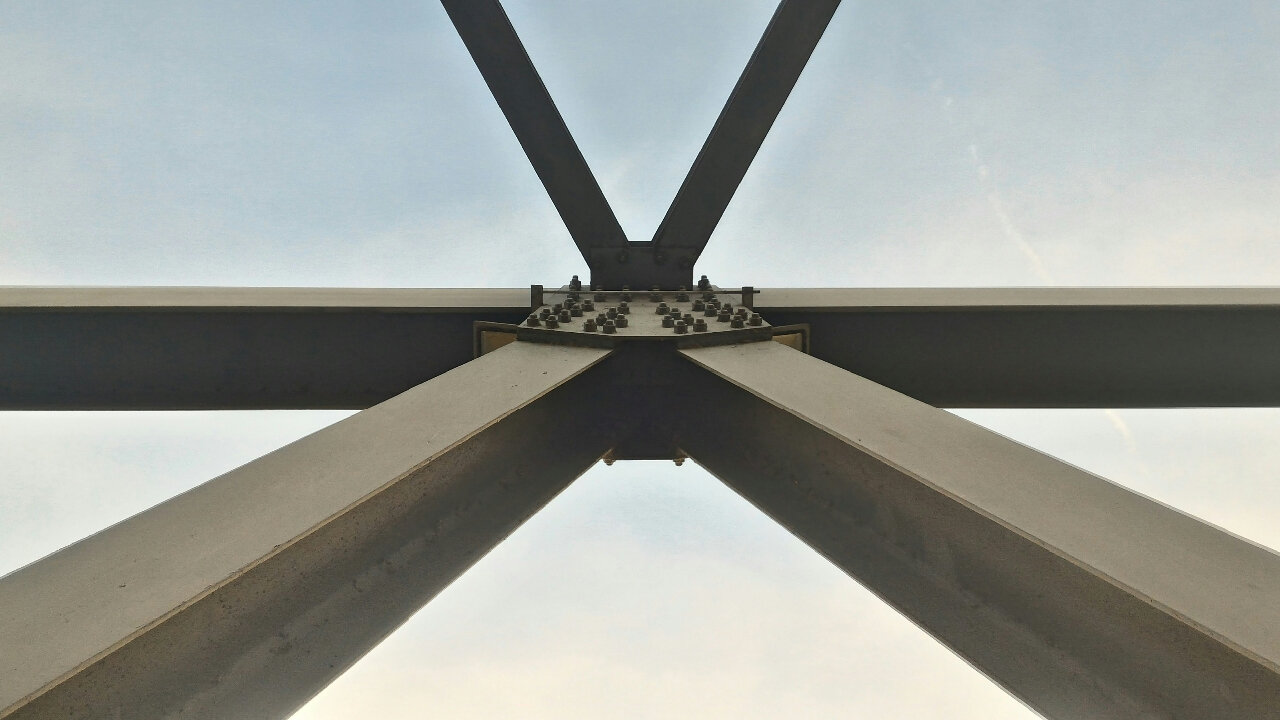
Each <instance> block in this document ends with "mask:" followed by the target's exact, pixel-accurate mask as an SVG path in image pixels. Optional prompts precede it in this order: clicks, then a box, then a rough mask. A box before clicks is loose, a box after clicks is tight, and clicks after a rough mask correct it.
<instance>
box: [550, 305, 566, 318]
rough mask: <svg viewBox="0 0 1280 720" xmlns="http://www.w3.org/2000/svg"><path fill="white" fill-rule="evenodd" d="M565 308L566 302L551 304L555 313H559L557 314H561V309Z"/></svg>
mask: <svg viewBox="0 0 1280 720" xmlns="http://www.w3.org/2000/svg"><path fill="white" fill-rule="evenodd" d="M563 309H564V304H563V303H556V304H555V305H552V306H551V311H552V312H554V313H555V314H557V315H559V314H560V311H561V310H563Z"/></svg>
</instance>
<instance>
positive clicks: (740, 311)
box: [733, 305, 747, 317]
mask: <svg viewBox="0 0 1280 720" xmlns="http://www.w3.org/2000/svg"><path fill="white" fill-rule="evenodd" d="M733 314H734V315H741V316H742V317H746V316H747V309H746V308H745V307H743V306H741V305H739V306H738V309H737V310H734V311H733Z"/></svg>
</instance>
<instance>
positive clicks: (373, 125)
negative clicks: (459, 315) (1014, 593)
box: [0, 0, 1280, 720]
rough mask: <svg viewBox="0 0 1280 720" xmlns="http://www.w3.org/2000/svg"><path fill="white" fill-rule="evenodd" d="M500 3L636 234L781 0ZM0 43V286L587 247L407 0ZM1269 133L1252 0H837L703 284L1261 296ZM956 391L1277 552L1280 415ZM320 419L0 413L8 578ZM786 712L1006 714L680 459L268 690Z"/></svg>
mask: <svg viewBox="0 0 1280 720" xmlns="http://www.w3.org/2000/svg"><path fill="white" fill-rule="evenodd" d="M505 5H506V7H507V10H508V12H509V14H510V16H511V18H512V21H513V23H514V25H515V26H516V29H517V30H518V31H519V33H520V34H521V36H522V38H523V39H524V41H525V44H526V46H527V47H528V49H529V52H530V55H531V56H532V58H533V60H534V62H535V64H536V65H537V66H538V68H539V70H540V71H541V73H542V75H543V78H544V80H545V82H546V84H547V86H548V88H549V90H550V91H551V94H552V95H553V97H554V98H555V99H556V101H557V103H558V105H559V107H560V109H561V111H562V113H563V114H564V116H565V119H566V121H567V123H568V125H569V127H570V129H571V130H572V131H573V133H574V135H575V137H576V138H577V140H578V142H579V145H580V146H581V147H582V150H583V153H584V155H585V156H586V158H587V160H588V162H589V163H590V164H591V166H592V167H593V168H594V170H595V172H596V174H597V176H598V177H599V179H600V182H601V185H602V186H603V188H604V190H605V193H606V195H607V196H608V197H609V198H610V201H611V202H612V204H613V206H614V208H615V211H616V212H617V213H618V215H619V218H620V219H621V221H622V223H623V226H624V228H625V229H626V230H627V232H628V233H629V234H630V236H631V237H632V239H647V238H648V236H649V235H650V234H651V232H652V230H653V228H654V226H655V225H656V223H657V221H658V220H659V219H660V218H661V216H662V214H663V212H664V211H665V209H666V205H667V203H668V202H669V200H670V197H671V195H672V194H673V193H674V191H675V189H676V187H678V185H679V183H680V181H681V179H682V178H683V176H684V173H685V172H686V171H687V169H688V166H689V163H690V162H691V161H692V159H693V156H694V155H695V154H696V152H697V149H698V147H699V145H700V144H701V142H702V140H703V138H704V137H705V135H706V132H707V130H708V129H709V128H710V126H711V123H712V122H713V121H714V119H715V117H716V114H717V113H718V112H719V109H720V106H721V105H722V103H723V101H724V99H725V97H726V96H727V95H728V92H729V90H730V88H731V87H732V85H733V82H734V81H735V80H736V78H737V75H738V73H739V72H740V71H741V68H742V66H743V64H744V63H745V62H746V59H747V58H748V56H749V55H750V53H751V50H752V48H753V47H754V44H755V42H756V40H757V39H758V38H759V35H760V33H761V31H762V30H763V28H764V26H765V24H766V23H767V21H768V18H769V16H770V14H771V13H772V11H773V7H774V5H775V3H774V2H772V1H771V0H750V1H746V0H744V1H742V2H725V1H724V0H721V1H720V2H707V1H705V0H703V1H696V0H682V1H680V2H676V1H674V0H672V1H661V0H658V1H654V2H645V3H623V2H606V1H602V0H594V1H592V0H541V1H534V0H523V1H520V2H517V1H516V0H509V1H508V2H506V3H505ZM0 68H3V71H0V283H3V284H146V285H162V284H201V285H219V284H222V285H345V286H358V285H371V286H423V287H448V286H474V285H483V286H527V285H529V284H530V283H542V284H548V285H550V284H558V283H560V282H563V281H564V280H565V279H567V278H568V276H569V275H571V274H573V273H582V272H583V271H584V270H585V267H584V266H583V265H582V262H581V259H580V258H579V257H578V255H577V253H576V250H575V248H574V247H573V245H572V243H571V242H570V241H569V239H568V236H567V233H566V232H565V231H564V228H563V227H562V225H561V224H560V221H559V218H558V216H557V215H556V213H555V211H554V208H552V206H551V204H550V202H549V201H548V200H547V199H546V196H545V193H544V192H543V191H542V188H541V186H540V185H539V184H538V181H537V178H536V176H535V175H534V174H533V172H532V170H531V169H530V168H529V167H528V164H527V163H526V161H525V160H524V157H523V155H522V153H521V151H520V148H519V146H518V145H517V144H516V142H515V140H514V138H513V137H512V136H511V133H510V130H509V129H508V128H507V126H506V124H505V121H504V120H503V118H502V115H501V113H500V112H499V111H498V110H497V107H496V106H495V105H494V103H493V100H492V99H491V98H490V97H489V95H488V91H487V88H486V87H485V85H484V83H483V81H482V80H481V79H480V77H479V74H478V72H477V71H476V70H475V68H474V67H473V65H472V64H471V60H470V58H469V57H468V55H467V53H466V51H465V49H464V48H463V46H462V44H461V42H460V41H459V40H458V39H457V37H456V35H455V34H454V32H453V29H452V27H451V26H450V25H449V23H448V20H447V18H446V17H445V15H444V13H443V11H442V10H441V8H440V7H439V6H438V5H437V4H434V3H433V2H430V1H426V0H424V1H423V2H384V3H377V4H369V3H357V2H311V3H302V2H279V3H272V4H270V6H269V8H268V7H263V6H262V4H260V3H233V2H223V3H210V2H195V1H194V0H189V1H185V2H163V3H162V2H143V1H140V0H139V1H135V2H130V3H127V4H125V5H124V6H102V5H101V4H98V3H88V2H66V1H58V0H44V1H40V2H36V1H28V0H10V1H9V2H6V3H4V4H3V5H0ZM1277 127H1280V5H1277V4H1276V3H1273V2H1213V3H1210V2H1177V3H1169V2H1154V1H1153V2H1136V1H1131V0H1126V1H1122V2H1107V3H1104V2H1084V3H1047V2H979V1H977V0H974V1H970V2H956V3H948V4H946V5H945V6H939V4H937V3H925V2H895V3H889V2H874V3H873V2H863V3H854V2H846V3H845V4H844V6H843V7H842V8H841V9H840V11H839V12H838V13H837V14H836V17H835V19H834V21H833V22H832V25H831V27H830V28H829V30H828V32H827V35H826V37H825V38H824V39H823V42H822V43H821V44H820V45H819V47H818V49H817V51H816V53H815V55H814V58H813V61H812V63H811V65H810V67H809V68H808V70H807V71H806V73H805V75H804V76H803V77H802V78H801V80H800V82H799V84H798V85H797V87H796V90H795V92H794V94H793V96H792V98H791V101H790V102H789V103H788V105H787V107H786V108H785V109H784V111H783V113H782V116H781V117H780V118H779V120H778V123H777V125H776V126H775V128H774V132H773V133H772V134H771V135H770V137H769V139H768V140H767V141H766V143H765V145H764V147H763V148H762V150H761V152H760V155H759V156H758V158H757V160H756V163H755V165H754V167H753V169H752V171H751V173H750V174H749V175H748V176H747V178H746V180H745V181H744V183H743V185H742V187H741V189H740V191H739V193H738V195H737V197H736V199H735V201H734V203H733V204H732V205H731V206H730V208H729V210H728V212H727V213H726V216H725V218H724V221H723V222H722V224H721V226H720V229H719V230H718V231H717V233H716V236H715V237H714V238H713V241H712V243H711V245H710V247H709V249H708V251H707V254H706V255H704V258H703V261H702V262H701V263H700V266H699V271H700V272H706V273H708V274H710V275H711V277H712V279H714V280H716V281H718V282H721V283H723V284H725V285H730V286H732V285H742V284H751V285H755V286H759V287H766V288H767V287H769V286H779V285H808V286H888V285H898V286H901V285H1041V284H1067V285H1078V284H1087V285H1117V284H1124V285H1169V284H1173V285H1178V284H1199V285H1205V284H1265V285H1280V140H1277V138H1280V134H1278V133H1277V132H1276V128H1277ZM964 415H965V416H966V417H970V418H972V419H975V420H976V421H979V422H982V423H984V424H987V425H988V426H991V427H993V428H995V429H997V430H998V431H1000V432H1003V433H1005V434H1008V435H1011V436H1013V437H1015V438H1017V439H1019V440H1022V441H1024V442H1027V443H1029V444H1032V445H1034V446H1036V447H1039V448H1041V449H1044V450H1045V451H1047V452H1050V453H1052V454H1054V455H1057V456H1059V457H1062V458H1064V459H1066V460H1068V461H1070V462H1072V463H1075V464H1077V465H1080V466H1082V467H1085V468H1086V469H1089V470H1093V471H1095V472H1099V473H1102V474H1104V475H1106V476H1108V477H1111V478H1113V479H1115V480H1117V481H1118V482H1122V483H1124V484H1126V485H1129V486H1130V487H1133V488H1135V489H1138V490H1140V491H1141V492H1145V493H1147V494H1150V495H1152V496H1154V497H1156V498H1158V499H1161V500H1164V501H1166V502H1170V503H1172V504H1174V505H1176V506H1178V507H1181V508H1183V509H1185V510H1188V511H1190V512H1193V513H1195V514H1198V515H1201V516H1203V517H1205V518H1207V519H1209V520H1211V521H1212V522H1215V523H1218V524H1220V525H1222V526H1224V527H1226V528H1228V529H1230V530H1232V531H1234V532H1237V533H1240V534H1242V535H1245V536H1246V537H1249V538H1251V539H1254V540H1257V541H1259V542H1263V543H1265V544H1268V545H1270V546H1272V547H1277V546H1280V529H1277V524H1276V523H1275V522H1274V518H1276V517H1277V516H1280V494H1278V491H1277V490H1276V488H1277V486H1278V485H1277V483H1276V478H1275V472H1274V470H1273V468H1275V467H1277V466H1280V450H1278V449H1277V444H1276V443H1275V442H1274V438H1275V437H1276V434H1277V432H1278V431H1280V412H1277V411H1274V410H1231V411H1221V410H1214V411H1191V410H1182V411H1120V412H1117V413H1111V414H1107V413H1104V412H1102V411H1070V412H1063V411H1043V412H1025V411H1019V412H1013V411H986V412H966V413H964ZM341 416H342V414H341V413H191V414H173V413H120V414H102V413H67V414H53V413H27V414H23V413H0V468H3V470H0V572H5V571H8V570H11V569H13V568H16V567H19V566H21V565H22V564H25V563H27V562H30V561H31V560H34V559H36V558H38V557H40V556H41V555H43V554H45V553H47V552H50V551H52V550H55V549H57V548H58V547H61V546H62V545H64V544H66V543H67V542H70V541H73V540H75V539H77V538H79V537H81V536H83V535H85V534H88V533H90V532H93V531H94V530H97V529H100V528H101V527H103V526H105V525H107V524H109V523H112V522H115V521H117V520H119V519H122V518H123V517H126V516H128V515H129V514H131V513H133V512H136V511H139V510H141V509H144V508H146V507H148V506H150V505H151V504H154V503H155V502H157V501H159V500H161V499H163V498H165V497H168V496H169V495H172V494H173V493H175V492H178V491H181V490H183V489H185V488H187V487H190V486H192V485H194V484H196V483H198V482H201V481H203V480H205V479H208V478H209V477H212V476H214V475H216V474H218V473H220V472H224V471H226V470H228V469H230V468H232V467H235V466H236V465H238V464H240V463H243V462H246V461H248V460H250V459H252V458H253V457H256V456H257V455H259V454H261V453H263V452H266V451H268V450H270V449H272V448H274V447H276V446H277V445H279V444H281V443H283V442H285V441H287V440H290V439H292V438H295V437H298V436H300V435H302V434H305V433H306V432H310V431H311V430H314V429H316V428H318V427H321V426H323V425H324V424H326V423H328V422H332V421H333V420H335V419H337V418H338V417H341ZM516 597H519V598H521V602H520V603H515V602H512V599H513V598H516ZM530 599H532V601H531V600H530ZM788 712H789V713H791V714H793V715H795V716H798V717H828V716H832V715H837V714H839V715H866V716H868V717H911V718H940V719H941V718H948V719H953V718H963V719H969V718H972V719H974V720H976V719H978V718H982V719H983V720H987V719H992V718H1027V717H1031V714H1030V713H1029V712H1028V711H1026V710H1025V709H1023V708H1022V707H1021V706H1020V705H1019V704H1017V703H1016V702H1015V701H1012V700H1010V699H1008V698H1007V697H1005V696H1004V695H1003V694H1002V693H1001V692H1000V691H999V690H997V689H995V688H994V687H992V686H991V685H990V684H989V683H988V682H987V681H986V680H985V679H983V678H981V677H980V676H979V675H977V674H976V673H975V672H973V671H972V670H970V669H968V668H967V667H966V666H965V665H964V664H963V663H962V662H960V661H959V660H957V659H956V658H954V657H953V656H951V655H950V653H949V652H947V651H946V650H945V649H943V648H941V647H940V646H938V645H937V644H936V643H934V642H933V641H932V640H930V639H928V638H927V637H926V636H924V635H923V634H922V633H920V632H919V631H917V630H915V629H914V628H913V627H912V626H910V625H909V624H908V623H906V622H905V621H903V620H902V619H901V618H898V617H897V616H896V615H895V614H894V613H893V612H892V611H890V610H887V609H885V608H884V607H883V606H882V605H881V604H879V603H878V601H876V600H875V599H874V598H871V597H870V596H869V595H868V594H867V593H866V592H865V591H863V590H862V589H861V588H860V587H859V586H858V585H857V584H856V583H854V582H853V581H851V580H849V579H848V578H846V577H845V576H843V575H842V574H841V573H839V572H838V571H836V570H835V569H834V568H832V567H830V566H829V565H827V564H826V563H825V561H823V560H821V559H820V558H818V557H817V556H816V555H815V554H814V553H812V552H811V551H809V550H808V549H807V548H805V547H804V546H803V545H801V544H800V543H798V542H797V541H795V540H794V539H792V538H791V537H790V536H789V535H787V534H786V533H785V532H784V531H782V530H781V529H779V528H777V527H776V526H774V525H773V524H772V523H771V522H770V521H769V520H767V519H766V518H764V517H763V516H761V515H759V514H758V513H756V512H755V511H754V510H752V509H751V508H750V507H749V506H748V505H747V504H746V503H745V502H743V501H741V500H740V499H738V498H737V497H736V496H734V495H733V494H732V493H731V492H729V491H728V490H727V489H725V488H723V487H722V486H720V485H719V484H718V483H717V482H716V481H714V480H713V479H711V478H710V477H709V476H708V475H706V474H705V473H703V472H702V471H701V470H700V469H698V468H696V467H694V466H692V465H690V464H686V465H685V466H684V467H683V468H680V469H678V470H677V469H675V468H673V467H672V466H670V465H669V464H653V463H636V464H629V465H624V464H619V465H615V466H614V467H612V468H604V467H598V468H596V469H594V470H593V471H591V472H590V473H588V475H587V476H585V477H584V478H582V479H581V480H580V481H579V482H578V483H576V484H575V485H574V486H573V487H571V488H570V489H569V491H567V492H566V493H565V495H564V496H562V497H561V498H559V499H557V500H556V501H555V502H554V503H552V505H551V506H550V507H549V508H548V509H547V510H546V511H544V512H543V513H542V514H540V515H539V516H537V517H536V518H535V519H534V520H533V521H531V522H530V523H529V524H528V525H527V526H526V527H524V528H523V529H521V530H520V531H519V532H517V533H516V534H515V535H514V536H513V537H512V538H511V539H510V540H509V541H508V542H507V543H505V544H504V545H502V546H501V547H499V549H498V550H497V551H495V552H494V553H493V554H492V555H490V556H489V557H487V558H486V559H485V560H483V561H482V562H481V563H480V564H479V565H478V566H477V567H476V568H475V569H474V570H473V571H472V572H471V573H469V574H468V575H466V576H465V577H464V578H463V579H462V580H460V581H459V582H458V583H457V584H455V585H454V586H453V587H451V588H449V589H448V590H447V591H446V592H445V593H444V594H443V595H441V597H440V598H438V599H437V600H436V601H435V602H433V603H432V604H431V605H429V606H428V607H427V608H426V609H425V610H424V611H422V612H420V613H419V614H418V615H417V616H415V618H414V619H413V620H412V621H411V622H410V623H409V624H408V625H406V626H405V628H403V629H402V630H401V631H400V632H399V633H397V634H396V635H394V636H393V637H392V638H391V639H389V640H388V641H387V642H386V643H384V644H383V645H382V646H380V647H379V648H378V649H377V650H375V651H374V652H373V653H372V654H371V655H370V656H369V657H368V658H366V660H365V661H363V662H362V663H360V664H359V665H357V666H356V668H355V669H354V670H352V671H351V672H350V673H348V675H346V676H344V677H343V678H342V679H341V680H339V681H338V682H337V683H335V685H334V686H332V687H331V688H330V689H329V690H328V691H326V692H325V693H323V694H322V695H321V696H319V697H318V698H317V699H316V700H315V701H314V702H313V703H312V704H311V705H310V706H308V708H306V709H305V710H304V711H303V712H302V713H300V714H299V716H298V717H300V718H305V719H306V720H330V719H333V718H346V717H355V716H362V717H374V716H376V717H380V718H386V719H388V720H397V719H399V718H411V717H413V718H416V717H421V716H423V715H432V716H439V717H458V718H490V717H494V718H496V717H529V718H539V717H546V718H551V717H608V718H650V717H654V718H656V717H663V718H668V717H725V718H729V717H732V718H752V717H758V718H772V717H777V716H778V715H780V714H783V713H788Z"/></svg>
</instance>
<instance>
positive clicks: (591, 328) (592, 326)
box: [582, 318, 596, 332]
mask: <svg viewBox="0 0 1280 720" xmlns="http://www.w3.org/2000/svg"><path fill="white" fill-rule="evenodd" d="M582 329H583V330H586V331H587V332H595V331H596V321H595V320H592V319H591V318H587V321H586V322H584V323H582Z"/></svg>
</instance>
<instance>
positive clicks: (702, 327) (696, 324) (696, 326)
mask: <svg viewBox="0 0 1280 720" xmlns="http://www.w3.org/2000/svg"><path fill="white" fill-rule="evenodd" d="M693 331H694V332H706V331H707V321H706V320H703V319H702V318H698V319H697V320H694V321H693Z"/></svg>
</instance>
